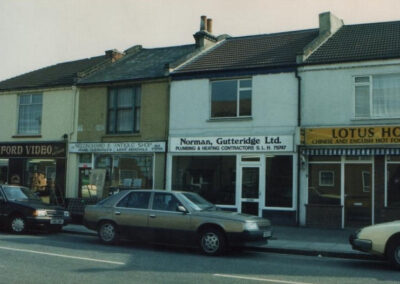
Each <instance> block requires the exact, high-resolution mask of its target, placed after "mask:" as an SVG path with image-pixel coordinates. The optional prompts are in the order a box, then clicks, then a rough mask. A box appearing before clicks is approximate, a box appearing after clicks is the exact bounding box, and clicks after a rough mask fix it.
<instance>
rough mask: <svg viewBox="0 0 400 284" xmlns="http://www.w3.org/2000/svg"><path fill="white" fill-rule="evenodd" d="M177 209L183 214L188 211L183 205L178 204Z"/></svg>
mask: <svg viewBox="0 0 400 284" xmlns="http://www.w3.org/2000/svg"><path fill="white" fill-rule="evenodd" d="M178 211H179V212H181V213H184V214H187V213H188V211H187V209H186V208H185V207H183V206H182V205H178Z"/></svg>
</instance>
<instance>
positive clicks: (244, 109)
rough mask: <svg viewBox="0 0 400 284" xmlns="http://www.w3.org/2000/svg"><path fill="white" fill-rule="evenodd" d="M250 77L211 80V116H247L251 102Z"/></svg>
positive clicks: (249, 112) (249, 113) (249, 114)
mask: <svg viewBox="0 0 400 284" xmlns="http://www.w3.org/2000/svg"><path fill="white" fill-rule="evenodd" d="M251 97H252V81H251V79H241V80H224V81H213V82H211V117H212V118H224V117H249V116H251V102H252V99H251Z"/></svg>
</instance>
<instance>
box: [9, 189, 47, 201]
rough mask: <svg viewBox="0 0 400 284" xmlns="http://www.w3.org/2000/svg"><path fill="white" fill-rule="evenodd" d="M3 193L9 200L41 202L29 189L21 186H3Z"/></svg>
mask: <svg viewBox="0 0 400 284" xmlns="http://www.w3.org/2000/svg"><path fill="white" fill-rule="evenodd" d="M3 191H4V193H5V195H6V197H7V199H9V200H40V198H39V197H38V196H37V195H36V194H35V193H33V192H32V191H31V190H30V189H29V188H26V187H19V186H3Z"/></svg>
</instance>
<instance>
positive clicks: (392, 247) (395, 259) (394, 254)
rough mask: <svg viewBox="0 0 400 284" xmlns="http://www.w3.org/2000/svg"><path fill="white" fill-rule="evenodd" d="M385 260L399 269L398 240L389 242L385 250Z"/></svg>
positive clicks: (399, 241) (399, 244) (399, 240)
mask: <svg viewBox="0 0 400 284" xmlns="http://www.w3.org/2000/svg"><path fill="white" fill-rule="evenodd" d="M387 258H388V260H389V262H390V264H391V265H392V266H393V267H394V268H396V269H400V239H398V238H397V239H394V240H391V241H390V243H389V245H388V249H387Z"/></svg>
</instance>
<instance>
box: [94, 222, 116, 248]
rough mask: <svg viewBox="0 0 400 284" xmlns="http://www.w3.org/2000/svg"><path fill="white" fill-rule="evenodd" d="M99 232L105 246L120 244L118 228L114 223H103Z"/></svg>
mask: <svg viewBox="0 0 400 284" xmlns="http://www.w3.org/2000/svg"><path fill="white" fill-rule="evenodd" d="M97 232H98V235H99V238H100V240H101V241H102V242H103V243H105V244H115V243H117V242H118V238H119V234H118V228H117V226H116V225H115V224H114V223H112V222H103V223H101V224H100V226H99V228H98V230H97Z"/></svg>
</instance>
